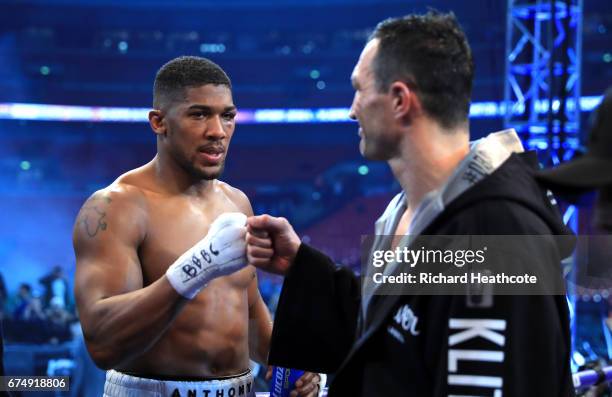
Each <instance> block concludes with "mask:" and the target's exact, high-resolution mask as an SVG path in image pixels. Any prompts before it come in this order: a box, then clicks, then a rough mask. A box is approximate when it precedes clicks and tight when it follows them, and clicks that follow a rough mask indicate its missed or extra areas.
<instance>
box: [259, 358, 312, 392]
mask: <svg viewBox="0 0 612 397" xmlns="http://www.w3.org/2000/svg"><path fill="white" fill-rule="evenodd" d="M273 368H274V367H273V366H272V365H270V366H268V371H267V372H266V376H265V379H266V382H270V379H272V370H273ZM320 383H321V375H319V374H316V373H314V372H304V375H302V376H300V378H299V379H298V380H297V381H296V382H295V389H293V390H292V391H291V393H289V396H290V397H298V396H300V397H317V396H318V395H319V390H320V387H321V386H320Z"/></svg>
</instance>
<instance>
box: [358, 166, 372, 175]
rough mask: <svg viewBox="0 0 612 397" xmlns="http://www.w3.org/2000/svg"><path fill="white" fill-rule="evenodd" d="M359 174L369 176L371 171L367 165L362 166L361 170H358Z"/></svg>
mask: <svg viewBox="0 0 612 397" xmlns="http://www.w3.org/2000/svg"><path fill="white" fill-rule="evenodd" d="M357 172H359V175H368V173H369V172H370V169H369V168H368V166H367V165H360V166H359V168H358V169H357Z"/></svg>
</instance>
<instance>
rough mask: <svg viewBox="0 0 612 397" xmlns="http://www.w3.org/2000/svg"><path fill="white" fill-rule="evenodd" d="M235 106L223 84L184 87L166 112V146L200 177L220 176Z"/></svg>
mask: <svg viewBox="0 0 612 397" xmlns="http://www.w3.org/2000/svg"><path fill="white" fill-rule="evenodd" d="M235 117H236V106H235V105H234V102H233V100H232V92H231V91H230V88H229V87H227V86H225V85H213V84H206V85H203V86H199V87H191V88H187V89H185V95H184V100H183V101H180V102H175V103H174V104H173V105H172V106H171V108H170V109H169V110H168V112H167V114H166V117H165V118H166V123H167V124H166V126H167V131H166V146H167V149H168V151H169V153H170V155H171V156H172V157H173V158H174V160H175V161H176V162H177V163H178V164H179V165H180V166H181V167H182V168H183V169H184V170H186V171H187V172H188V173H190V174H192V175H193V176H195V177H196V178H199V179H208V180H210V179H215V178H217V177H219V175H220V174H221V172H222V171H223V167H224V165H225V157H226V155H227V149H228V146H229V143H230V140H231V138H232V135H233V133H234V128H235Z"/></svg>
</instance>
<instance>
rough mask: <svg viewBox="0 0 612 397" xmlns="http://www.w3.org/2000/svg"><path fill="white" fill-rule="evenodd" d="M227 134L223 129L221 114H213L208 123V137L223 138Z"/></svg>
mask: <svg viewBox="0 0 612 397" xmlns="http://www.w3.org/2000/svg"><path fill="white" fill-rule="evenodd" d="M226 136H227V134H226V133H225V130H224V129H223V121H222V120H221V117H220V116H213V117H211V118H210V119H209V120H208V123H206V137H207V138H209V139H223V138H225V137H226Z"/></svg>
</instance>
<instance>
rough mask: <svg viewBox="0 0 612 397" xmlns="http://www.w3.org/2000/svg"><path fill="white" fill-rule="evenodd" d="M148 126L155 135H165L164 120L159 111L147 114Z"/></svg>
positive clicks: (155, 110)
mask: <svg viewBox="0 0 612 397" xmlns="http://www.w3.org/2000/svg"><path fill="white" fill-rule="evenodd" d="M149 124H150V125H151V129H152V130H153V132H154V133H155V135H164V134H165V133H166V120H165V119H164V114H163V112H162V111H161V110H158V109H154V110H151V111H150V112H149Z"/></svg>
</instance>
